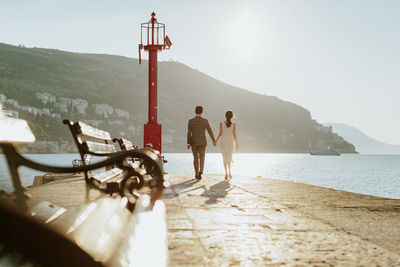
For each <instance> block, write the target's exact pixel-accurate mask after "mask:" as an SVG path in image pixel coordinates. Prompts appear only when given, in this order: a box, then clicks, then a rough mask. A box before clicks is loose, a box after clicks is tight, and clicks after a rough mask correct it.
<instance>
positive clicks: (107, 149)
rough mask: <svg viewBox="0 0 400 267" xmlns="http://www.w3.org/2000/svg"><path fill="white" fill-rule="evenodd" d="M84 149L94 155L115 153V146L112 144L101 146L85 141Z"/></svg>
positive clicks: (100, 144)
mask: <svg viewBox="0 0 400 267" xmlns="http://www.w3.org/2000/svg"><path fill="white" fill-rule="evenodd" d="M83 145H84V146H85V148H86V149H87V150H88V151H90V152H94V153H112V152H115V151H116V150H115V146H114V145H112V144H102V143H97V142H93V141H85V142H84V143H83Z"/></svg>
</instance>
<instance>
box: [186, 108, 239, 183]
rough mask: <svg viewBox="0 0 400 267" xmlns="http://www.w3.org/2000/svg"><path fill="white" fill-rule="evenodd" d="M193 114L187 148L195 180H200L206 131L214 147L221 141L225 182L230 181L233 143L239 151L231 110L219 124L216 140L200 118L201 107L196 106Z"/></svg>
mask: <svg viewBox="0 0 400 267" xmlns="http://www.w3.org/2000/svg"><path fill="white" fill-rule="evenodd" d="M195 113H196V116H195V117H194V118H192V119H190V120H189V122H188V131H187V148H188V149H190V148H192V153H193V158H194V160H193V165H194V171H195V174H196V179H201V175H202V174H203V169H204V159H205V154H206V146H207V139H206V134H205V131H206V130H207V132H208V134H209V135H210V137H211V139H212V141H213V145H214V146H217V143H218V141H219V140H220V139H221V142H220V145H219V147H220V150H221V153H222V158H223V162H224V169H225V180H228V179H231V178H232V173H231V163H232V154H233V149H234V145H235V143H236V149H239V145H238V141H237V138H236V124H235V123H233V122H232V118H233V117H234V115H233V112H232V111H231V110H228V111H227V112H226V113H225V118H226V120H225V121H224V122H221V123H220V124H219V134H218V137H217V139H215V138H214V134H213V131H212V129H211V127H210V123H209V122H208V120H207V119H206V118H203V117H202V114H203V107H202V106H196V109H195Z"/></svg>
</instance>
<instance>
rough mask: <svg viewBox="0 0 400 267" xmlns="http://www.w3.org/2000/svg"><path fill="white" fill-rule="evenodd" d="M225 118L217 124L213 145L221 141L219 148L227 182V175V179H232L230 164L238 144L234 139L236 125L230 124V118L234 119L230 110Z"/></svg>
mask: <svg viewBox="0 0 400 267" xmlns="http://www.w3.org/2000/svg"><path fill="white" fill-rule="evenodd" d="M225 118H226V120H225V121H224V122H221V123H220V124H219V134H218V137H217V140H215V143H218V141H219V139H221V143H220V144H219V147H220V150H221V153H222V158H223V160H224V168H225V180H228V174H229V179H230V178H232V173H231V163H232V154H233V149H234V145H235V143H236V150H238V149H239V144H238V141H237V138H236V123H232V118H234V115H233V112H232V110H228V111H227V112H226V113H225Z"/></svg>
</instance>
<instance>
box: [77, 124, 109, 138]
mask: <svg viewBox="0 0 400 267" xmlns="http://www.w3.org/2000/svg"><path fill="white" fill-rule="evenodd" d="M74 127H76V130H77V132H78V134H80V135H83V136H86V137H90V138H94V139H99V140H105V141H111V135H110V133H109V132H106V131H103V130H100V129H97V128H95V127H92V126H90V125H88V124H86V123H83V122H81V121H78V122H77V123H75V124H74Z"/></svg>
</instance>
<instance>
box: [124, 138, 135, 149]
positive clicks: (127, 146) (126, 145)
mask: <svg viewBox="0 0 400 267" xmlns="http://www.w3.org/2000/svg"><path fill="white" fill-rule="evenodd" d="M121 147H122V148H123V149H125V150H132V149H135V147H134V146H133V144H132V142H131V141H129V140H126V139H125V138H121Z"/></svg>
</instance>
